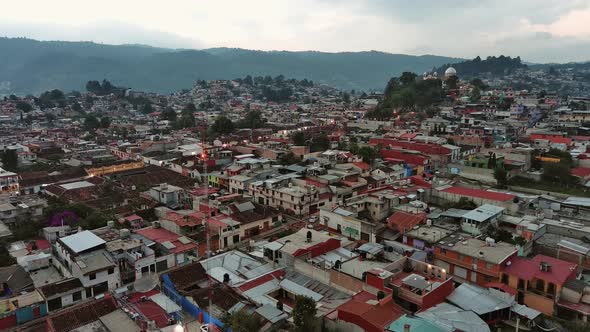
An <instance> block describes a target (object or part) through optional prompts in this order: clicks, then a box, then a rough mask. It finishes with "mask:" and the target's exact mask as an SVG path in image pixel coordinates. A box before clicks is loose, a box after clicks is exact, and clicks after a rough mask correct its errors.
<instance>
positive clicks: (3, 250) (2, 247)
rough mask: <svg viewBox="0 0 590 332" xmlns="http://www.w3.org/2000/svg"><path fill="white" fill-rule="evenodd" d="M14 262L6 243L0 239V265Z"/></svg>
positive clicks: (3, 265)
mask: <svg viewBox="0 0 590 332" xmlns="http://www.w3.org/2000/svg"><path fill="white" fill-rule="evenodd" d="M13 264H16V259H15V258H14V257H12V256H11V255H10V253H9V252H8V249H7V244H6V243H5V242H4V241H0V267H5V266H11V265H13Z"/></svg>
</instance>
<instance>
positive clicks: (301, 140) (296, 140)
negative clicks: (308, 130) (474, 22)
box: [291, 131, 306, 146]
mask: <svg viewBox="0 0 590 332" xmlns="http://www.w3.org/2000/svg"><path fill="white" fill-rule="evenodd" d="M291 140H292V141H293V144H295V145H297V146H303V145H306V139H305V134H304V133H303V132H302V131H296V132H294V133H293V134H291Z"/></svg>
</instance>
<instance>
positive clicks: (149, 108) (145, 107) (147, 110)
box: [139, 102, 154, 114]
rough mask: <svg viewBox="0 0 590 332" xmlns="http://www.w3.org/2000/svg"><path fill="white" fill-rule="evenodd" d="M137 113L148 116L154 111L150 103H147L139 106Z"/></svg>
mask: <svg viewBox="0 0 590 332" xmlns="http://www.w3.org/2000/svg"><path fill="white" fill-rule="evenodd" d="M139 111H140V112H141V113H142V114H150V113H152V112H153V111H154V107H153V106H152V103H150V102H147V103H145V104H143V105H141V108H140V109H139Z"/></svg>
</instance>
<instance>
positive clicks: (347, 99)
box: [342, 92, 350, 104]
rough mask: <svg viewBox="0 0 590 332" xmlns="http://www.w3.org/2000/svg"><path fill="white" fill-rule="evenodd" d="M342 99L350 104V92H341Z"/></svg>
mask: <svg viewBox="0 0 590 332" xmlns="http://www.w3.org/2000/svg"><path fill="white" fill-rule="evenodd" d="M342 101H343V102H344V103H345V104H350V94H349V93H348V92H344V93H343V94H342Z"/></svg>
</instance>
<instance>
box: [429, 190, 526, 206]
mask: <svg viewBox="0 0 590 332" xmlns="http://www.w3.org/2000/svg"><path fill="white" fill-rule="evenodd" d="M516 197H517V196H516V195H513V194H507V193H503V192H498V191H492V190H483V189H474V188H466V187H457V186H443V187H439V188H435V189H433V190H432V199H433V201H438V202H453V203H455V202H459V200H461V199H462V198H463V199H468V200H470V201H472V202H474V203H475V204H476V205H478V206H480V205H484V204H491V205H497V206H501V207H503V208H505V209H507V210H508V211H513V210H516V209H517V208H518V207H517V206H516V204H515V203H514V199H515V198H516Z"/></svg>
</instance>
